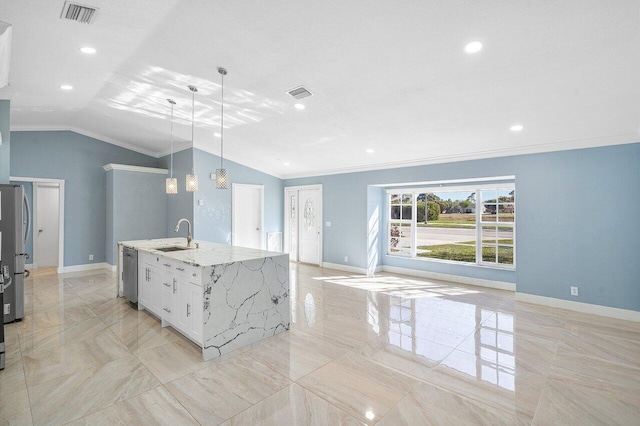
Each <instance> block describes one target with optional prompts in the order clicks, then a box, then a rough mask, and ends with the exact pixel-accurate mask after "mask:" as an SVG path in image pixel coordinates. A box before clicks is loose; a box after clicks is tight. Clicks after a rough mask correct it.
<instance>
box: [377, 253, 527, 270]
mask: <svg viewBox="0 0 640 426" xmlns="http://www.w3.org/2000/svg"><path fill="white" fill-rule="evenodd" d="M384 256H386V257H392V258H394V259H407V260H415V261H418V262H435V263H444V264H447V265H458V266H463V267H469V266H472V267H474V268H482V269H497V270H500V271H513V272H515V271H516V267H515V265H513V266H511V265H504V266H503V265H501V264H496V265H487V264H479V263H475V262H474V263H472V262H460V261H457V260H446V259H434V258H428V257H411V256H399V255H397V254H388V253H386V254H384Z"/></svg>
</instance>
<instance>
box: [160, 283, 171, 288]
mask: <svg viewBox="0 0 640 426" xmlns="http://www.w3.org/2000/svg"><path fill="white" fill-rule="evenodd" d="M162 284H164V285H165V286H166V287H171V284H169V283H162Z"/></svg>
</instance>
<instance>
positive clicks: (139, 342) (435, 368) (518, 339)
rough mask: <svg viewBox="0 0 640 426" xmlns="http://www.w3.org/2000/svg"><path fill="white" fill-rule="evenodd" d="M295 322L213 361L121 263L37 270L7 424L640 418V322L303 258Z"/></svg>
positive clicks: (10, 375) (17, 341) (1, 410)
mask: <svg viewBox="0 0 640 426" xmlns="http://www.w3.org/2000/svg"><path fill="white" fill-rule="evenodd" d="M291 267H292V269H291V282H292V287H291V297H292V304H291V311H292V327H291V330H290V331H289V332H286V333H283V334H280V335H278V336H276V337H272V338H269V339H267V340H265V341H263V342H261V343H260V344H257V345H255V346H253V347H249V348H245V349H242V350H240V351H237V352H235V353H232V354H228V355H225V356H223V357H221V358H217V359H215V360H213V361H209V362H203V361H202V358H201V355H200V352H199V350H198V348H197V347H196V346H195V345H193V344H192V343H191V342H189V341H187V340H186V339H184V338H183V337H182V336H180V335H179V334H177V333H175V332H173V331H172V330H171V329H169V328H164V329H163V328H162V327H161V325H160V322H159V321H158V320H156V319H155V318H153V317H152V316H150V315H149V314H147V313H145V312H138V311H136V310H134V309H132V308H131V307H130V306H129V305H128V304H127V303H126V302H124V301H123V300H122V299H117V298H116V297H115V294H116V280H115V274H114V273H111V272H106V271H102V270H101V271H90V272H84V273H75V274H66V275H57V274H55V273H54V272H53V271H44V272H39V273H36V274H34V275H33V276H32V278H29V279H28V280H27V301H26V306H27V316H26V318H25V319H24V321H22V322H20V323H15V324H11V325H8V326H7V327H6V343H7V366H6V369H5V370H4V371H2V372H0V425H1V424H6V423H8V424H65V423H68V422H73V423H74V424H127V425H131V424H167V425H180V424H207V425H208V424H220V423H224V424H225V425H235V424H271V425H305V424H321V425H333V424H379V425H401V424H408V425H425V424H436V425H447V424H452V425H464V424H491V425H496V424H508V425H513V424H536V425H569V424H572V425H573V424H575V425H589V424H608V425H611V424H622V425H625V424H626V425H638V424H640V325H639V324H637V323H630V322H625V321H618V320H612V319H606V318H601V317H596V316H589V315H583V314H577V313H573V312H568V311H563V310H558V309H548V308H543V307H538V306H535V305H529V304H523V303H519V302H515V301H514V297H513V294H512V293H509V292H504V291H498V290H490V289H483V288H479V287H471V286H463V285H458V284H452V283H447V282H442V281H435V280H425V279H416V278H410V277H403V276H397V275H390V274H383V275H381V276H377V277H372V278H367V277H363V276H356V275H349V274H345V273H343V272H339V271H333V270H327V269H324V270H323V269H320V268H317V267H311V266H306V265H296V264H292V266H291Z"/></svg>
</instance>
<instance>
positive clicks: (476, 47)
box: [464, 41, 484, 53]
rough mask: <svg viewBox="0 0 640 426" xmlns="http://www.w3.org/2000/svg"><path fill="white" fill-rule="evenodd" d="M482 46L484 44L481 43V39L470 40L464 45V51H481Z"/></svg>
mask: <svg viewBox="0 0 640 426" xmlns="http://www.w3.org/2000/svg"><path fill="white" fill-rule="evenodd" d="M483 47H484V44H482V42H481V41H472V42H471V43H468V44H467V45H466V46H465V47H464V51H465V52H467V53H477V52H479V51H481V50H482V48H483Z"/></svg>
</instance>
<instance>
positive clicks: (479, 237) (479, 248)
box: [476, 189, 482, 265]
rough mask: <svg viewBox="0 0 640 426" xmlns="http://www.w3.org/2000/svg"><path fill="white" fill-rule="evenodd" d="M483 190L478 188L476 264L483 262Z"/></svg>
mask: <svg viewBox="0 0 640 426" xmlns="http://www.w3.org/2000/svg"><path fill="white" fill-rule="evenodd" d="M481 194H482V191H480V190H479V189H476V265H479V264H480V262H482V195H481Z"/></svg>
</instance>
